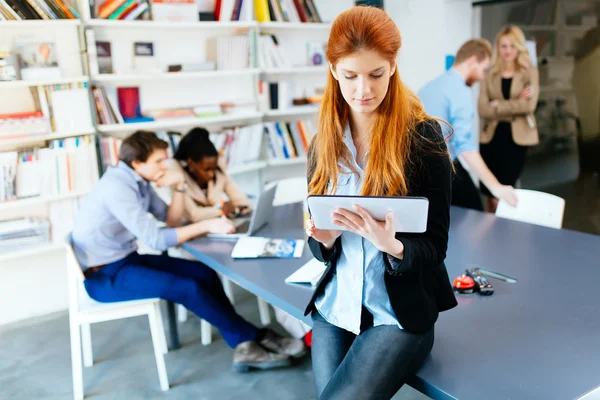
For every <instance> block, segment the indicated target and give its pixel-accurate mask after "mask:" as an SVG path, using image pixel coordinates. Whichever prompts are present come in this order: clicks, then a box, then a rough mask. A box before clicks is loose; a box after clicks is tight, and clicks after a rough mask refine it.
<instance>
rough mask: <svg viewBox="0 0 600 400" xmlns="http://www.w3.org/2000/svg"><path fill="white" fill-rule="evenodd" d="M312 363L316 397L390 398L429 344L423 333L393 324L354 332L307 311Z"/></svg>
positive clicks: (430, 339)
mask: <svg viewBox="0 0 600 400" xmlns="http://www.w3.org/2000/svg"><path fill="white" fill-rule="evenodd" d="M312 320H313V339H312V365H313V374H314V376H315V386H316V390H317V399H319V400H330V399H336V400H337V399H340V400H342V399H343V400H354V399H356V400H370V399H391V398H392V397H393V396H394V394H396V392H397V391H398V390H400V388H401V387H402V385H404V383H405V382H406V380H407V379H408V378H409V377H410V376H412V375H414V373H415V372H416V371H417V370H418V369H419V367H420V366H421V364H422V363H423V361H424V360H425V358H426V357H427V355H428V354H429V352H430V351H431V348H432V347H433V328H431V330H430V331H429V332H427V333H424V334H414V333H408V332H406V331H404V330H402V329H400V328H398V327H397V326H392V325H380V326H375V327H373V326H372V327H370V328H368V329H366V330H364V331H362V332H361V334H360V335H358V336H357V335H355V334H353V333H351V332H348V331H346V330H345V329H341V328H338V327H337V326H335V325H332V324H330V323H329V322H327V321H326V320H325V319H324V318H323V316H321V314H320V313H319V312H318V311H314V312H313V314H312Z"/></svg>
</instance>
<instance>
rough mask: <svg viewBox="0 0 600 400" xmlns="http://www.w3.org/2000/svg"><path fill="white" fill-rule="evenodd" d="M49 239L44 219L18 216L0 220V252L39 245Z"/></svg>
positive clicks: (47, 225) (48, 227) (48, 231)
mask: <svg viewBox="0 0 600 400" xmlns="http://www.w3.org/2000/svg"><path fill="white" fill-rule="evenodd" d="M49 241H50V224H49V223H48V221H46V220H42V219H33V218H19V219H11V220H7V221H1V222H0V254H5V253H10V252H14V251H18V250H23V249H26V248H30V247H37V246H41V245H43V244H45V243H48V242H49Z"/></svg>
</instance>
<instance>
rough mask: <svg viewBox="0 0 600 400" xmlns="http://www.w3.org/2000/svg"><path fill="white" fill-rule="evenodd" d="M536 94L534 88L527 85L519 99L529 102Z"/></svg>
mask: <svg viewBox="0 0 600 400" xmlns="http://www.w3.org/2000/svg"><path fill="white" fill-rule="evenodd" d="M534 93H535V89H534V87H533V86H531V85H527V86H525V87H524V88H523V90H522V91H521V95H520V96H519V98H520V99H522V100H529V99H530V98H532V97H533V94H534Z"/></svg>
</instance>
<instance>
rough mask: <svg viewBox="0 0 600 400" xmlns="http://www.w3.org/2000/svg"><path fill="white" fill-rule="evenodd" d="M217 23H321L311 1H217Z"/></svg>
mask: <svg viewBox="0 0 600 400" xmlns="http://www.w3.org/2000/svg"><path fill="white" fill-rule="evenodd" d="M215 18H216V20H218V21H252V20H254V19H256V20H257V21H259V22H269V21H277V22H322V20H321V17H320V15H319V11H318V10H317V7H316V6H315V4H314V2H313V0H217V1H216V3H215Z"/></svg>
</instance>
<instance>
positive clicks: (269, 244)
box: [231, 236, 304, 258]
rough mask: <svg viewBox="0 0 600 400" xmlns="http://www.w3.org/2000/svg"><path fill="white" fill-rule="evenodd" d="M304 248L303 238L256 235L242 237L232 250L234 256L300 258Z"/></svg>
mask: <svg viewBox="0 0 600 400" xmlns="http://www.w3.org/2000/svg"><path fill="white" fill-rule="evenodd" d="M303 250H304V240H302V239H273V238H264V237H255V236H245V237H241V238H240V239H239V240H238V241H237V243H236V244H235V246H234V247H233V251H232V252H231V257H232V258H300V257H301V256H302V252H303Z"/></svg>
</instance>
